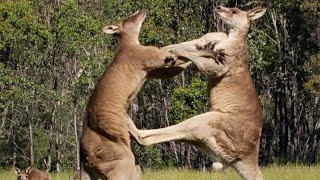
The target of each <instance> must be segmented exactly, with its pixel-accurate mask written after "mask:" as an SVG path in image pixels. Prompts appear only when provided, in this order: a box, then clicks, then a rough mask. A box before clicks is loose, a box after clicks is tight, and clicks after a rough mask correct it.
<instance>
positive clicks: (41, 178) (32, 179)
mask: <svg viewBox="0 0 320 180" xmlns="http://www.w3.org/2000/svg"><path fill="white" fill-rule="evenodd" d="M14 172H15V173H16V175H17V176H18V177H17V180H51V177H50V175H49V173H48V172H44V171H41V170H39V169H37V168H34V167H31V166H30V167H28V168H27V169H25V170H22V171H21V170H20V169H19V168H17V167H15V168H14Z"/></svg>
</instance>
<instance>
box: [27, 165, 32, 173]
mask: <svg viewBox="0 0 320 180" xmlns="http://www.w3.org/2000/svg"><path fill="white" fill-rule="evenodd" d="M30 170H31V166H29V167H28V168H27V169H26V174H30Z"/></svg>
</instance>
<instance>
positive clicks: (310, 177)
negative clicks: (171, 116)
mask: <svg viewBox="0 0 320 180" xmlns="http://www.w3.org/2000/svg"><path fill="white" fill-rule="evenodd" d="M261 169H262V175H263V177H264V179H266V180H282V179H284V180H286V179H288V180H301V179H305V180H318V179H320V165H318V166H300V165H286V166H278V165H272V166H267V167H262V168H261ZM73 175H74V172H71V171H70V172H63V173H60V174H55V173H51V177H52V180H67V179H68V177H72V176H73ZM142 179H143V180H187V179H190V180H209V179H210V180H211V179H215V180H233V179H234V180H237V179H241V178H240V176H239V175H238V174H237V173H236V172H235V171H234V170H233V169H230V168H229V169H226V170H224V171H220V172H210V171H206V172H203V171H196V170H187V169H177V168H171V169H163V170H149V169H148V170H146V171H145V172H144V173H143V178H142ZM0 180H16V175H15V174H14V172H13V171H4V170H2V171H0Z"/></svg>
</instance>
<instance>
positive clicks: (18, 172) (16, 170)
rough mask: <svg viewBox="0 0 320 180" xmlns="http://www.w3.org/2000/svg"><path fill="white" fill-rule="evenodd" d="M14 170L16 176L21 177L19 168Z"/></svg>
mask: <svg viewBox="0 0 320 180" xmlns="http://www.w3.org/2000/svg"><path fill="white" fill-rule="evenodd" d="M13 170H14V173H15V174H16V175H19V174H20V173H21V170H20V169H19V168H17V167H14V168H13Z"/></svg>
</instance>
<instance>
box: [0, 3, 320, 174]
mask: <svg viewBox="0 0 320 180" xmlns="http://www.w3.org/2000/svg"><path fill="white" fill-rule="evenodd" d="M261 3H262V2H261V1H254V2H251V1H246V0H201V1H199V0H136V1H128V0H42V1H39V0H1V1H0V89H1V95H0V167H1V168H2V169H9V168H11V167H13V166H18V167H27V166H29V165H35V166H37V167H38V168H40V169H47V168H49V169H50V170H51V172H58V173H59V172H60V171H62V170H75V169H76V167H77V164H78V159H77V155H76V154H77V153H76V152H77V148H78V145H79V144H78V141H77V139H78V137H79V135H80V134H81V127H82V124H81V123H82V119H83V117H84V112H85V111H84V110H85V106H86V103H87V100H88V98H89V96H90V92H91V90H92V89H93V88H94V85H95V83H96V82H97V80H98V78H99V76H100V75H101V74H102V72H103V70H104V69H105V67H106V66H107V65H108V64H109V63H110V62H111V60H112V58H113V56H114V53H115V50H116V45H117V38H114V37H111V36H107V35H105V34H103V33H102V28H103V27H104V26H105V25H110V24H115V23H117V22H120V20H121V19H122V18H124V17H126V16H127V15H129V14H131V13H133V12H134V11H136V10H138V9H146V10H148V17H147V19H146V22H145V23H144V25H143V27H142V32H141V36H140V40H141V43H142V44H145V45H155V46H158V47H163V46H166V45H169V44H174V43H179V42H183V41H187V40H191V39H194V38H199V37H200V36H202V35H203V34H205V33H207V32H215V31H223V30H226V27H225V25H224V24H222V23H221V22H220V21H219V20H217V18H216V16H215V15H214V12H213V9H214V8H215V7H216V6H218V5H224V6H228V7H235V6H237V7H239V8H241V9H244V10H248V9H250V8H252V7H254V6H257V5H259V4H261ZM264 5H265V6H267V7H268V11H267V13H266V15H265V16H263V17H262V18H261V19H259V20H257V21H256V22H254V23H253V24H252V28H251V31H250V33H249V38H248V43H249V50H250V54H251V58H250V66H251V73H252V76H253V78H254V81H255V85H256V88H257V91H258V93H259V97H260V99H261V101H262V104H263V111H264V126H263V133H262V138H261V149H260V158H259V159H260V163H261V164H263V165H268V164H274V163H276V164H286V163H298V164H308V165H309V164H316V163H319V161H320V151H319V144H320V142H319V141H320V120H319V119H320V104H319V97H320V51H319V45H320V25H319V24H320V14H319V9H320V4H319V1H317V0H300V1H296V0H272V1H268V3H264ZM206 109H207V95H206V79H205V77H204V75H202V74H201V73H200V72H199V71H198V70H197V69H196V67H195V66H192V67H190V68H188V69H187V70H186V71H184V72H183V73H181V74H180V75H179V76H177V77H175V78H171V79H166V80H152V81H149V82H148V83H147V84H146V85H145V86H144V88H143V90H142V91H141V92H140V94H139V96H138V98H136V100H135V101H134V103H133V104H132V105H131V108H130V111H129V114H130V116H131V117H132V118H133V119H134V120H135V122H136V125H137V126H138V127H140V128H147V129H151V128H160V127H166V126H169V125H173V124H176V123H179V122H181V121H183V120H184V119H187V118H189V117H192V116H194V115H197V114H200V113H203V112H205V111H206ZM134 149H135V150H134V151H135V153H136V157H137V158H138V159H139V161H140V164H141V165H142V166H143V167H147V168H164V167H187V168H192V169H207V168H210V160H209V158H208V157H206V156H205V155H204V154H203V153H201V152H200V151H198V150H197V148H195V147H193V146H191V145H188V144H185V143H178V142H168V143H162V144H158V145H154V146H151V147H147V148H143V147H139V146H137V145H135V146H134Z"/></svg>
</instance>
